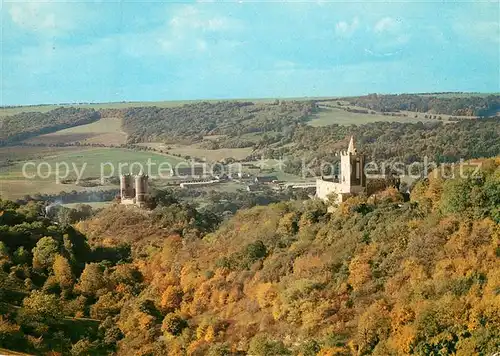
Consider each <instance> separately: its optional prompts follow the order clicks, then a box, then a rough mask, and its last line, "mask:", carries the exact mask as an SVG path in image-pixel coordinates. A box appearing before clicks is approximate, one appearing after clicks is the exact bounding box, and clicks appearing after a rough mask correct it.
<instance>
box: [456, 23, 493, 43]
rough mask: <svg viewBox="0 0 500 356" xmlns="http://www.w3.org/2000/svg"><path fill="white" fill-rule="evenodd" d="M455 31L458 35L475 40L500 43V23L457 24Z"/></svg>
mask: <svg viewBox="0 0 500 356" xmlns="http://www.w3.org/2000/svg"><path fill="white" fill-rule="evenodd" d="M453 29H454V30H455V32H456V33H457V34H458V35H460V36H467V37H469V38H471V39H473V40H478V41H484V42H492V43H500V21H477V22H469V23H464V22H457V23H455V24H454V26H453Z"/></svg>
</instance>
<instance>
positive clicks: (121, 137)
mask: <svg viewBox="0 0 500 356" xmlns="http://www.w3.org/2000/svg"><path fill="white" fill-rule="evenodd" d="M25 142H27V143H32V144H38V143H42V144H61V143H62V144H66V143H75V142H80V143H89V144H105V145H121V144H124V143H126V142H127V134H126V133H125V132H123V131H122V128H121V120H120V119H117V118H105V119H101V120H99V121H96V122H93V123H91V124H87V125H81V126H75V127H71V128H68V129H64V130H60V131H57V132H53V133H50V134H46V135H41V136H37V137H33V138H30V139H28V140H26V141H25Z"/></svg>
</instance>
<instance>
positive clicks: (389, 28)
mask: <svg viewBox="0 0 500 356" xmlns="http://www.w3.org/2000/svg"><path fill="white" fill-rule="evenodd" d="M400 28H401V20H396V19H393V18H392V17H384V18H382V19H380V20H379V21H378V22H377V23H376V24H375V26H374V27H373V31H375V32H376V33H383V32H396V31H399V30H400Z"/></svg>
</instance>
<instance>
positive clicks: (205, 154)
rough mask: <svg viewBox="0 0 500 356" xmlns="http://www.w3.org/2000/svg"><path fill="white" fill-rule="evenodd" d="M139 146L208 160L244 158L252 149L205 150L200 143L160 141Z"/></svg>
mask: <svg viewBox="0 0 500 356" xmlns="http://www.w3.org/2000/svg"><path fill="white" fill-rule="evenodd" d="M138 145H139V146H145V147H151V148H155V149H160V150H164V151H168V152H170V153H175V154H179V155H181V156H191V157H196V158H199V159H207V160H208V161H220V160H222V159H224V158H228V157H232V158H235V159H238V160H239V159H244V158H246V157H248V156H249V155H250V154H251V153H252V151H253V149H252V148H251V147H246V148H220V149H216V150H207V149H205V148H200V144H198V143H195V144H192V145H182V144H172V145H166V144H163V143H160V142H148V143H140V144H138Z"/></svg>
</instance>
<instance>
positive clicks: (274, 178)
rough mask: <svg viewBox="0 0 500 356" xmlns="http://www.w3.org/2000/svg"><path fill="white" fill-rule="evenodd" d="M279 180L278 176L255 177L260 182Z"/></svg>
mask: <svg viewBox="0 0 500 356" xmlns="http://www.w3.org/2000/svg"><path fill="white" fill-rule="evenodd" d="M275 180H278V177H276V176H263V177H255V181H256V182H259V183H270V182H274V181H275Z"/></svg>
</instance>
